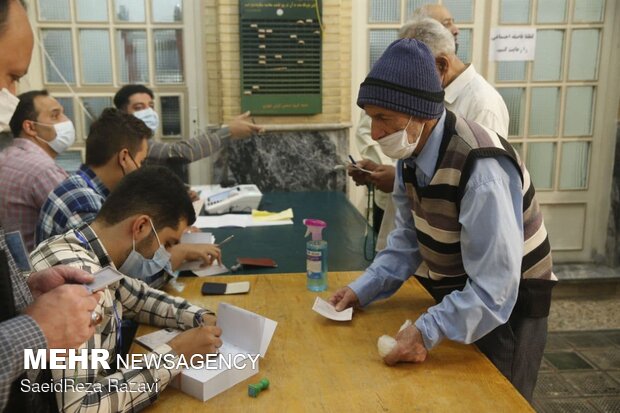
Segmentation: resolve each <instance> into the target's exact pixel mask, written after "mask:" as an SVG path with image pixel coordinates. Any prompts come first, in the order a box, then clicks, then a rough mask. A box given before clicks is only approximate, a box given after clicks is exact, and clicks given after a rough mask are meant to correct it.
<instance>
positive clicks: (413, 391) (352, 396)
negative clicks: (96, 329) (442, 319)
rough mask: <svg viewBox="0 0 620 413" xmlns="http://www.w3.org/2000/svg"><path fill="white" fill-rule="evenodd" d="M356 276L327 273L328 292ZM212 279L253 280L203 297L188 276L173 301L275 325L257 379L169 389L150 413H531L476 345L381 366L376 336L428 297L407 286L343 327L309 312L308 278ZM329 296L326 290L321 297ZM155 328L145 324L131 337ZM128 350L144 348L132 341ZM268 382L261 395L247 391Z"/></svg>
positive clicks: (446, 345) (444, 347)
mask: <svg viewBox="0 0 620 413" xmlns="http://www.w3.org/2000/svg"><path fill="white" fill-rule="evenodd" d="M358 275H359V272H343V273H330V274H329V285H330V290H331V291H333V290H335V289H336V288H337V287H339V286H342V285H346V284H347V283H348V282H350V281H352V280H353V279H355V277H357V276H358ZM208 280H209V281H224V282H232V281H242V280H249V281H250V283H251V288H250V293H248V294H244V295H237V296H206V297H205V296H202V295H201V294H200V286H201V285H202V283H203V282H204V281H205V279H198V278H185V279H183V281H184V282H185V283H186V287H185V290H184V291H183V292H182V293H181V294H178V293H177V292H176V291H174V290H173V289H171V288H168V290H167V291H168V292H170V293H171V294H173V295H181V296H183V297H185V298H187V299H188V300H189V301H191V302H192V303H194V304H197V305H201V306H204V307H208V308H212V309H217V303H219V302H220V301H226V302H229V303H231V304H234V305H237V306H240V307H243V308H246V309H248V310H251V311H254V312H256V313H258V314H261V315H264V316H266V317H269V318H271V319H273V320H276V321H277V322H278V328H277V329H276V332H275V335H274V337H273V340H272V341H271V346H270V347H269V351H268V352H267V355H266V357H265V359H264V360H261V362H260V373H259V374H257V375H255V376H254V377H252V378H250V379H248V380H246V381H245V382H242V383H240V384H237V385H236V386H234V387H232V388H230V389H229V390H227V391H225V392H223V393H221V394H219V395H218V396H216V397H214V398H213V399H211V400H209V401H207V402H205V403H203V402H200V401H198V400H196V399H194V398H192V397H190V396H188V395H185V394H184V393H181V392H180V391H178V390H176V389H173V388H167V389H166V390H164V391H163V393H162V394H161V396H160V400H159V401H157V402H156V403H155V404H154V405H153V406H152V407H150V408H149V409H147V410H146V411H148V412H175V413H185V412H188V413H197V412H199V411H200V412H202V411H212V412H279V413H285V412H375V411H381V412H404V411H408V412H413V411H419V412H448V411H471V412H502V411H503V412H511V413H512V412H522V411H527V412H532V411H533V410H532V408H531V407H530V405H529V404H528V403H527V401H525V399H523V397H522V396H521V395H520V394H519V393H518V392H517V391H516V390H515V389H514V387H513V386H512V385H511V384H510V383H509V382H508V380H506V378H504V376H502V375H501V374H500V373H499V371H498V370H497V369H496V368H495V367H494V366H493V364H491V362H490V361H488V360H487V358H486V357H485V356H484V355H482V354H481V353H480V352H479V351H478V350H477V348H476V347H474V346H466V345H461V344H456V343H453V342H449V341H445V342H443V343H442V344H440V345H439V346H438V347H437V348H436V349H434V350H433V351H431V352H430V354H429V357H428V358H427V360H426V361H425V362H424V363H422V364H409V363H403V364H398V365H397V366H396V367H388V366H386V365H385V364H384V363H383V362H382V360H381V358H380V357H379V355H378V353H377V339H378V337H379V336H381V335H382V334H389V335H395V334H396V332H397V330H398V328H399V327H400V325H401V324H402V323H403V322H404V320H406V319H407V318H410V319H412V320H415V319H416V318H417V317H418V316H419V314H421V313H422V312H423V311H424V310H425V309H426V308H427V307H429V306H431V305H432V304H433V300H432V299H431V297H430V296H429V295H428V294H427V293H426V291H425V290H424V288H423V287H422V286H420V285H419V284H418V282H417V281H415V280H414V279H410V280H409V281H408V282H406V283H405V285H403V287H402V288H400V290H399V291H398V292H397V293H396V294H395V295H394V296H393V297H391V298H390V299H389V300H385V301H380V302H376V303H374V304H372V305H371V306H369V307H368V308H366V309H365V310H356V311H354V315H353V320H352V321H350V322H336V321H331V320H328V319H325V318H323V317H322V316H320V315H318V314H317V313H315V312H314V311H312V310H311V307H312V304H313V302H314V299H315V297H316V293H312V292H309V291H307V290H306V287H305V283H306V279H305V274H278V275H262V276H247V275H246V276H224V277H210V278H209V279H208ZM319 295H320V296H321V297H323V298H328V297H329V295H330V292H323V293H319ZM151 330H153V329H152V328H150V327H145V326H142V327H140V330H139V331H138V335H142V334H144V333H146V332H149V331H151ZM132 351H134V352H138V351H144V350H143V349H141V348H140V347H139V346H137V345H135V344H134V347H132ZM262 377H267V378H269V380H270V382H271V384H270V387H269V389H268V390H266V391H264V392H262V393H261V394H260V395H259V397H258V398H256V399H254V398H250V397H249V396H248V395H247V385H248V384H249V383H254V382H257V381H258V380H259V379H260V378H262Z"/></svg>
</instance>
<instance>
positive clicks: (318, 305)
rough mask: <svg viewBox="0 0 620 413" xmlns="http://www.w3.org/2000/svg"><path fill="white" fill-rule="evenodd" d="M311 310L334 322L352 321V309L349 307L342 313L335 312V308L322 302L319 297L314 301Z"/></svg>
mask: <svg viewBox="0 0 620 413" xmlns="http://www.w3.org/2000/svg"><path fill="white" fill-rule="evenodd" d="M312 309H313V310H314V311H316V312H317V313H319V314H321V315H322V316H323V317H325V318H329V319H330V320H334V321H350V320H351V319H353V308H352V307H349V308H347V309H346V310H343V311H336V308H335V307H334V306H333V305H331V304H330V303H328V302H327V301H325V300H323V299H322V298H321V297H317V298H316V300H314V305H313V306H312Z"/></svg>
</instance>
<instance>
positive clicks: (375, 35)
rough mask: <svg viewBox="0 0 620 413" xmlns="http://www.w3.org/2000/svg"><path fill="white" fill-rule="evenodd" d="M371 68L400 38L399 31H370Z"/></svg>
mask: <svg viewBox="0 0 620 413" xmlns="http://www.w3.org/2000/svg"><path fill="white" fill-rule="evenodd" d="M369 34H370V66H369V67H372V65H374V64H375V62H376V61H377V59H379V57H381V55H382V54H383V52H384V51H385V49H386V48H387V47H388V46H389V45H390V43H392V42H393V41H394V40H396V39H397V38H398V30H383V29H381V30H370V33H369Z"/></svg>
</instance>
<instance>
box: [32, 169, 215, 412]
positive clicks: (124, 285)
mask: <svg viewBox="0 0 620 413" xmlns="http://www.w3.org/2000/svg"><path fill="white" fill-rule="evenodd" d="M195 219H196V216H195V213H194V209H193V206H192V202H191V200H190V198H189V195H188V194H187V191H186V190H185V187H184V185H183V183H182V182H181V180H180V179H179V178H178V177H176V176H175V175H174V174H173V173H172V172H171V171H170V170H168V169H166V168H164V167H154V166H152V167H144V168H141V169H139V170H137V171H135V172H133V173H131V174H129V175H127V176H126V177H125V178H123V179H122V181H121V182H120V183H119V184H118V186H117V188H116V189H115V190H114V191H113V192H112V193H111V194H110V196H109V197H108V198H107V200H106V202H105V203H104V205H103V207H102V208H101V211H100V212H99V215H98V216H97V218H96V219H95V221H93V223H92V224H91V225H88V224H84V225H83V226H81V227H80V228H77V229H74V230H71V231H69V232H67V233H65V234H64V235H59V236H56V237H53V238H50V239H48V240H46V241H44V242H43V243H41V244H40V245H39V246H38V247H37V249H36V250H35V251H34V252H33V253H32V254H31V260H32V264H33V266H34V268H35V269H43V268H49V267H53V266H56V265H59V264H66V265H70V266H74V267H77V268H81V269H85V270H88V271H90V272H94V271H97V270H99V269H100V268H102V267H105V266H108V265H110V266H112V267H116V268H120V269H122V268H123V267H124V266H126V265H127V264H128V263H130V265H131V266H133V265H136V263H137V265H138V266H142V265H149V263H150V262H152V261H153V260H158V259H160V258H161V256H164V255H165V254H166V252H165V249H166V248H167V247H170V246H172V245H175V244H177V243H178V242H179V239H180V237H181V235H182V234H183V232H184V231H185V229H186V228H187V227H188V225H191V224H192V223H193V222H194V220H195ZM97 311H99V312H100V314H101V315H102V317H103V320H102V323H101V324H100V325H99V326H98V327H97V329H96V331H95V335H94V337H93V338H91V339H90V340H88V341H87V342H85V343H84V344H82V346H81V347H80V348H89V349H92V348H99V349H101V348H103V349H106V350H108V351H109V354H110V359H109V360H107V361H108V363H112V362H113V361H114V360H113V358H114V357H115V356H114V355H115V354H116V353H117V351H118V349H119V346H121V345H122V341H123V339H124V337H122V336H120V337H119V335H118V331H119V328H120V327H119V326H120V324H121V320H122V319H123V318H125V319H130V320H134V321H137V322H140V323H146V324H151V325H155V326H159V327H173V328H179V329H181V330H186V331H184V332H183V333H181V334H179V335H178V336H176V337H175V338H174V339H172V340H171V341H170V342H169V343H168V344H164V345H161V346H159V347H157V348H155V349H154V350H153V352H152V353H154V354H156V355H157V354H158V355H161V356H164V355H168V356H166V360H167V359H168V357H174V360H175V362H176V361H177V360H178V357H179V356H180V355H181V354H182V355H184V356H185V357H186V358H187V359H189V357H191V356H192V355H194V354H211V353H215V352H216V349H217V347H219V346H221V344H222V341H221V339H220V338H219V337H220V335H221V330H220V329H219V328H218V327H215V317H214V316H213V313H212V312H210V311H208V310H204V309H201V308H199V307H196V306H193V305H191V304H190V303H188V302H187V301H185V300H183V299H181V298H178V297H172V296H170V295H168V294H166V293H164V292H162V291H159V290H156V289H153V288H150V287H149V286H148V285H147V284H146V283H144V282H142V281H139V280H136V279H133V278H129V277H124V278H123V279H122V280H121V281H119V282H117V283H115V284H112V285H110V286H108V287H106V288H105V289H104V290H103V298H102V300H100V302H99V307H98V308H97ZM203 325H205V326H203ZM125 339H126V338H125ZM166 364H168V363H166ZM165 367H167V366H162V367H161V368H159V369H156V368H143V369H139V370H128V369H118V370H116V371H114V372H108V371H105V370H103V369H102V368H99V369H97V370H95V371H93V370H90V371H89V370H87V369H80V368H79V367H78V368H77V369H76V370H74V369H66V370H54V371H53V372H52V374H53V379H54V380H55V381H60V380H62V381H63V382H65V383H67V382H69V383H71V382H72V381H77V382H79V383H84V384H85V386H84V388H85V389H88V388H89V387H88V386H89V385H90V384H93V383H97V385H98V386H102V390H101V391H100V392H89V391H87V390H83V391H78V390H77V388H76V389H75V390H74V391H67V392H64V393H57V394H56V400H57V402H58V407H59V409H60V410H62V411H68V412H73V411H80V412H90V411H93V412H98V411H134V410H135V411H138V410H141V409H142V408H144V407H146V406H148V405H150V404H151V403H153V402H154V401H155V400H156V399H157V397H158V395H159V393H160V392H161V391H162V390H163V388H165V387H166V386H167V385H168V383H170V380H172V378H173V377H174V376H176V375H177V374H178V373H180V370H170V369H166V368H165ZM119 383H126V386H127V389H136V388H139V387H142V388H149V389H151V390H149V391H145V392H143V393H131V392H130V391H129V390H126V391H123V390H122V389H123V387H122V386H119ZM144 384H149V386H148V387H147V386H144ZM153 384H157V385H158V386H156V387H157V388H154V387H152V385H153Z"/></svg>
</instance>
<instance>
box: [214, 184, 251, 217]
mask: <svg viewBox="0 0 620 413" xmlns="http://www.w3.org/2000/svg"><path fill="white" fill-rule="evenodd" d="M262 198H263V194H262V192H261V191H260V189H258V187H257V186H256V185H237V186H233V187H232V188H224V189H222V190H220V191H218V192H216V193H214V194H212V195H209V197H208V198H207V199H206V200H205V211H206V212H207V214H226V213H228V212H252V209H257V208H258V205H259V204H260V201H261V199H262Z"/></svg>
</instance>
